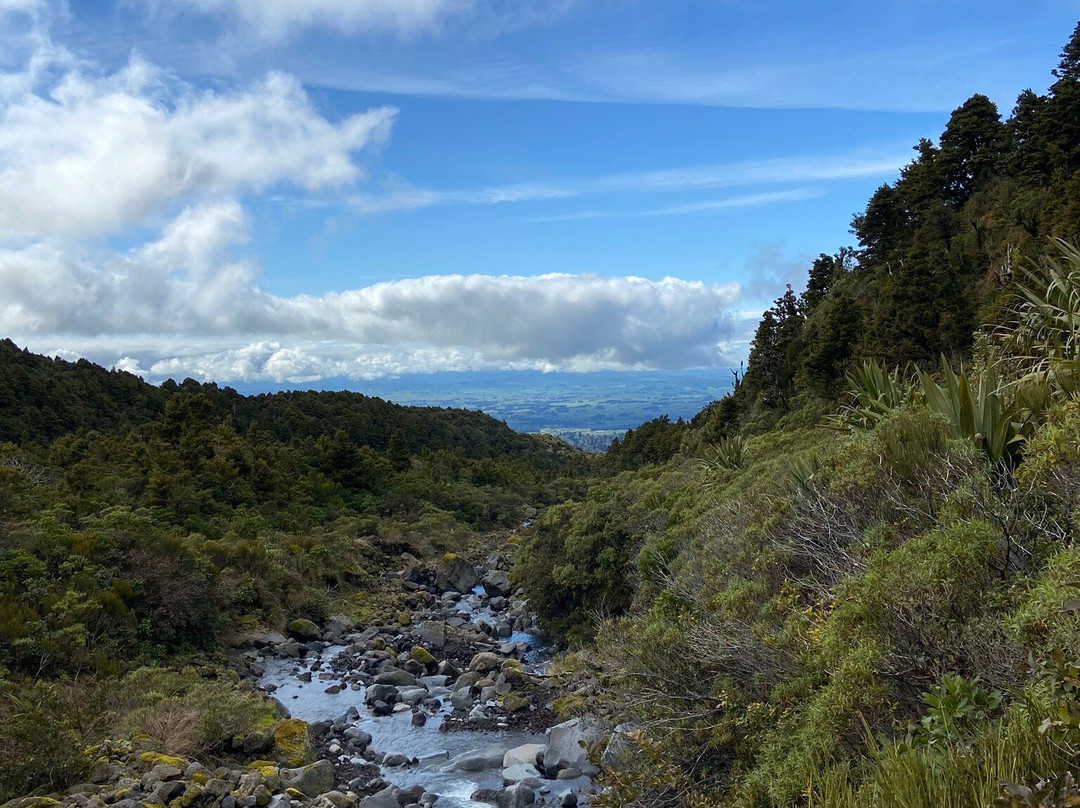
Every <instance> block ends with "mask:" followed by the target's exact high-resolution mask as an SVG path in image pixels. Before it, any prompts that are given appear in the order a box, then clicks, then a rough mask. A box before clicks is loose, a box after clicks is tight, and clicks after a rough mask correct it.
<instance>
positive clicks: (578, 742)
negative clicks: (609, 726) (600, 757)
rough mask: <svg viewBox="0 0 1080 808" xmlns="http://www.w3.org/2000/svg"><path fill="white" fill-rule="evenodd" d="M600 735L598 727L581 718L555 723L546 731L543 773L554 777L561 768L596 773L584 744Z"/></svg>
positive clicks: (596, 739) (594, 740) (589, 742)
mask: <svg viewBox="0 0 1080 808" xmlns="http://www.w3.org/2000/svg"><path fill="white" fill-rule="evenodd" d="M600 737H601V732H600V727H599V725H597V724H596V723H594V722H591V721H587V720H585V719H583V718H574V719H572V720H570V721H564V722H563V723H561V724H556V725H555V726H554V727H552V728H551V729H549V730H548V732H547V740H548V743H547V750H546V751H545V753H544V774H545V776H547V777H548V778H550V779H555V778H556V777H557V776H558V774H559V772H560V771H562V770H563V769H569V768H577V769H580V770H581V771H582V772H584V773H586V774H590V775H592V774H596V773H597V771H598V770H597V768H596V767H595V766H594V765H593V764H591V763H590V762H589V760H588V756H587V754H586V750H585V746H586V745H588V744H592V743H595V742H596V741H598V740H599V739H600Z"/></svg>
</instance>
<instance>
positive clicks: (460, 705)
mask: <svg viewBox="0 0 1080 808" xmlns="http://www.w3.org/2000/svg"><path fill="white" fill-rule="evenodd" d="M450 704H452V705H453V707H454V709H455V710H468V709H469V708H470V707H471V706H472V695H471V694H470V693H469V688H467V687H463V688H462V689H461V690H455V691H454V692H453V693H452V694H451V695H450Z"/></svg>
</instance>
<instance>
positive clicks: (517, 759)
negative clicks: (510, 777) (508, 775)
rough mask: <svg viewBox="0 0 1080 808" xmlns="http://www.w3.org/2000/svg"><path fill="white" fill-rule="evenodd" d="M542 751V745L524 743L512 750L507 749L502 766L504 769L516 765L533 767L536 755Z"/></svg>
mask: <svg viewBox="0 0 1080 808" xmlns="http://www.w3.org/2000/svg"><path fill="white" fill-rule="evenodd" d="M543 751H544V745H543V744H542V743H526V744H522V745H521V746H515V747H514V748H513V749H508V750H507V751H506V754H504V755H503V760H502V765H503V767H504V768H510V767H511V766H518V765H522V766H535V765H536V757H537V755H539V754H540V753H541V752H543Z"/></svg>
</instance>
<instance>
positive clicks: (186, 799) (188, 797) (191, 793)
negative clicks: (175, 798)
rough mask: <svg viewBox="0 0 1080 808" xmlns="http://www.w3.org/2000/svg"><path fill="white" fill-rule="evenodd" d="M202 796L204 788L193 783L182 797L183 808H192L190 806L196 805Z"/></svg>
mask: <svg viewBox="0 0 1080 808" xmlns="http://www.w3.org/2000/svg"><path fill="white" fill-rule="evenodd" d="M202 795H203V789H202V786H197V785H195V784H194V783H192V784H191V785H189V786H188V787H187V790H186V791H185V792H184V793H183V795H182V796H181V797H180V804H181V805H182V806H183V808H190V806H192V805H194V804H195V803H196V802H197V801H198V799H199V797H201V796H202Z"/></svg>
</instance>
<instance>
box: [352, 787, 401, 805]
mask: <svg viewBox="0 0 1080 808" xmlns="http://www.w3.org/2000/svg"><path fill="white" fill-rule="evenodd" d="M358 808H401V803H399V802H398V801H397V799H396V798H395V797H394V795H393V793H391V791H390V789H389V788H385V789H383V790H382V791H380V792H379V793H377V794H372V795H371V796H370V797H365V798H364V799H362V800H360V805H359V806H358Z"/></svg>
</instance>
